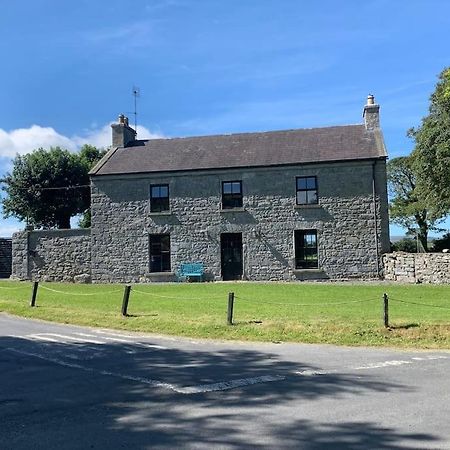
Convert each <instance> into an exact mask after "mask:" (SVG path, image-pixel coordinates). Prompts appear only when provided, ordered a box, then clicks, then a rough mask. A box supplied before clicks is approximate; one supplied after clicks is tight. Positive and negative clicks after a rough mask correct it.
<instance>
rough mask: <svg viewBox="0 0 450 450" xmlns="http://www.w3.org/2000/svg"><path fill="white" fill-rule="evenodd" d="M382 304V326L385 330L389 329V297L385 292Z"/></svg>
mask: <svg viewBox="0 0 450 450" xmlns="http://www.w3.org/2000/svg"><path fill="white" fill-rule="evenodd" d="M383 303H384V309H383V319H384V326H385V328H389V297H388V295H387V294H386V292H385V293H384V294H383Z"/></svg>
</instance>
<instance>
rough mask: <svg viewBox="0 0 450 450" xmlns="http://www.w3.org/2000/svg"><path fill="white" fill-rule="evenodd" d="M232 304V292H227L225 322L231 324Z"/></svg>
mask: <svg viewBox="0 0 450 450" xmlns="http://www.w3.org/2000/svg"><path fill="white" fill-rule="evenodd" d="M233 306H234V292H229V293H228V314H227V324H228V325H233Z"/></svg>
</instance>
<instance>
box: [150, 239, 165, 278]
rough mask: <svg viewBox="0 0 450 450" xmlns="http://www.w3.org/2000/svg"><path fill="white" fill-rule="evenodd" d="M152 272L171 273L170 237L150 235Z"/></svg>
mask: <svg viewBox="0 0 450 450" xmlns="http://www.w3.org/2000/svg"><path fill="white" fill-rule="evenodd" d="M150 272H170V235H169V234H151V235H150Z"/></svg>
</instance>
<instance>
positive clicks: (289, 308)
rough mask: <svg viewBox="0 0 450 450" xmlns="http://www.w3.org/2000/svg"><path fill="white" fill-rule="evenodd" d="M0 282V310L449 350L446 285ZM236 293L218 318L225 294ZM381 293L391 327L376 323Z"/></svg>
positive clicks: (152, 329)
mask: <svg viewBox="0 0 450 450" xmlns="http://www.w3.org/2000/svg"><path fill="white" fill-rule="evenodd" d="M31 290H32V284H31V283H29V282H28V283H27V282H9V281H3V282H0V311H3V312H8V313H11V314H15V315H18V316H22V317H29V318H39V319H44V320H49V321H55V322H61V323H71V324H79V325H88V326H95V327H107V328H113V329H120V330H134V331H142V332H149V333H163V334H171V335H179V336H190V337H201V338H219V339H236V340H252V341H269V342H306V343H327V344H337V345H369V346H390V347H403V348H406V347H413V348H442V349H450V286H449V285H447V286H445V285H440V286H435V285H391V284H372V283H360V284H350V283H349V284H347V283H338V284H335V283H323V284H319V283H317V284H316V283H182V284H171V283H167V284H166V283H164V284H152V285H135V286H133V287H132V291H131V296H130V302H129V307H128V313H129V316H128V317H122V316H121V314H120V311H121V304H122V297H123V290H124V288H123V286H121V285H74V284H63V283H41V284H40V286H39V291H38V297H37V302H36V305H37V306H36V307H34V308H31V307H30V306H29V302H30V298H31ZM230 291H233V292H234V293H235V296H236V300H235V307H234V325H233V326H228V325H227V324H226V317H227V302H228V292H230ZM384 292H387V294H388V296H389V298H390V301H389V316H390V328H388V329H386V328H384V326H383V320H382V312H383V302H382V295H383V293H384Z"/></svg>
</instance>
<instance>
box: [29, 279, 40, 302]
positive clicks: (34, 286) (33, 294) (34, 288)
mask: <svg viewBox="0 0 450 450" xmlns="http://www.w3.org/2000/svg"><path fill="white" fill-rule="evenodd" d="M38 287H39V281H35V282H34V283H33V292H32V294H31V302H30V306H36V297H37V291H38Z"/></svg>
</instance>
